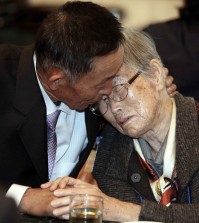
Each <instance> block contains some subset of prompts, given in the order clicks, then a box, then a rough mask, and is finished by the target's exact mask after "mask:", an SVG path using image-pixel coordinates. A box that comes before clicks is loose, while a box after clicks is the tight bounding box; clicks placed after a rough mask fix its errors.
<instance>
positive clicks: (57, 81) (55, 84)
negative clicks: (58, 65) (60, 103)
mask: <svg viewBox="0 0 199 223" xmlns="http://www.w3.org/2000/svg"><path fill="white" fill-rule="evenodd" d="M64 79H65V75H64V73H63V72H62V71H60V70H58V69H52V70H51V73H50V77H49V78H48V86H49V88H50V89H51V90H52V91H56V90H57V89H58V88H59V86H60V85H61V83H62V81H63V80H64Z"/></svg>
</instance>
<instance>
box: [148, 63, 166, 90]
mask: <svg viewBox="0 0 199 223" xmlns="http://www.w3.org/2000/svg"><path fill="white" fill-rule="evenodd" d="M163 69H164V67H163V66H162V64H161V63H160V61H159V60H157V59H152V60H151V61H150V72H151V76H152V77H153V78H152V79H153V81H154V83H155V84H156V85H158V86H159V87H160V88H161V87H162V86H163V83H164V85H165V80H164V79H165V77H164V75H163V74H164V72H163Z"/></svg>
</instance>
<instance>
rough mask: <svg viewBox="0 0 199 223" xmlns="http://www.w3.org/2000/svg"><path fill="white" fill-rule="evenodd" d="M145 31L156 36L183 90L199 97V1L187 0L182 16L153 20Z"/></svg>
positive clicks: (167, 63) (189, 94)
mask: <svg viewBox="0 0 199 223" xmlns="http://www.w3.org/2000/svg"><path fill="white" fill-rule="evenodd" d="M144 31H145V32H147V33H149V34H150V35H151V36H152V37H153V39H154V40H155V43H156V46H157V51H158V52H159V54H160V56H161V58H162V60H163V63H164V65H165V66H166V67H167V68H168V69H169V72H170V73H172V75H173V76H174V79H175V83H176V85H177V86H178V90H179V92H180V93H182V94H183V95H185V96H191V97H194V98H195V99H196V100H199V87H198V85H199V44H198V40H199V1H196V0H185V5H184V7H183V8H181V9H180V17H179V18H178V19H174V20H170V21H167V22H163V23H157V24H152V25H150V26H148V27H146V28H144Z"/></svg>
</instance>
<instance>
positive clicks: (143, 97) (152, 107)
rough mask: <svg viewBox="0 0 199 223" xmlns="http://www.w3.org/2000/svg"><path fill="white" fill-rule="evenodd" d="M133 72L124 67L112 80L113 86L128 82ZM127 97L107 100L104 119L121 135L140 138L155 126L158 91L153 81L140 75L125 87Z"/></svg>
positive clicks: (158, 98)
mask: <svg viewBox="0 0 199 223" xmlns="http://www.w3.org/2000/svg"><path fill="white" fill-rule="evenodd" d="M134 75H135V72H133V71H132V70H129V69H127V68H125V67H124V66H123V67H122V68H121V69H120V71H119V72H118V76H117V77H115V78H114V82H113V86H115V85H116V84H120V83H125V82H128V80H129V79H130V78H131V77H132V76H134ZM127 87H128V95H127V97H126V98H125V99H124V100H122V101H119V102H116V101H114V100H111V99H110V100H109V106H108V111H107V112H106V114H104V117H105V118H106V119H107V120H108V121H109V122H110V123H111V124H112V125H113V126H114V127H116V128H117V129H118V130H119V131H120V132H121V133H123V134H125V135H128V136H130V137H140V136H141V135H143V134H145V133H146V132H148V131H150V130H153V128H154V125H156V117H157V116H158V111H159V109H158V107H159V100H160V95H159V90H158V84H157V83H156V81H155V79H154V80H151V79H149V77H146V75H145V74H142V73H141V75H140V76H138V77H137V79H136V80H135V81H134V82H133V83H132V84H131V85H127Z"/></svg>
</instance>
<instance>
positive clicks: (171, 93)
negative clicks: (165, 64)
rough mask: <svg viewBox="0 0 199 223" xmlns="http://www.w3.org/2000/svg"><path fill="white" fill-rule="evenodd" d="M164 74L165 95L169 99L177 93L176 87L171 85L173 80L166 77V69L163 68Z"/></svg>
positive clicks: (170, 77)
mask: <svg viewBox="0 0 199 223" xmlns="http://www.w3.org/2000/svg"><path fill="white" fill-rule="evenodd" d="M164 72H165V76H166V80H165V85H166V88H167V93H168V95H169V96H170V97H173V96H174V95H175V94H177V93H178V91H176V89H177V86H176V85H175V84H174V83H173V81H174V79H173V77H172V76H170V75H169V76H168V69H167V68H164Z"/></svg>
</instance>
